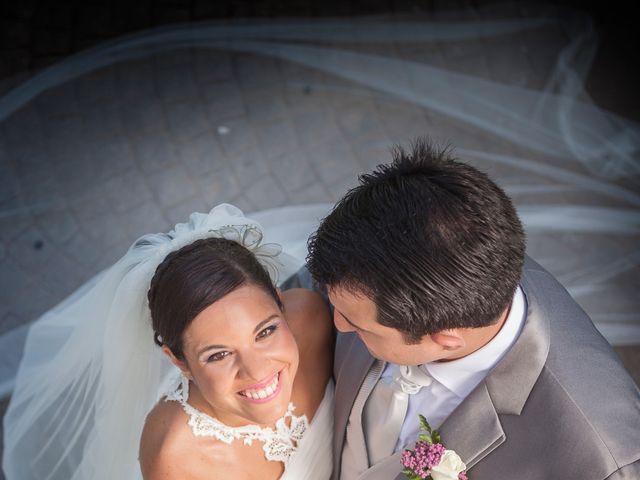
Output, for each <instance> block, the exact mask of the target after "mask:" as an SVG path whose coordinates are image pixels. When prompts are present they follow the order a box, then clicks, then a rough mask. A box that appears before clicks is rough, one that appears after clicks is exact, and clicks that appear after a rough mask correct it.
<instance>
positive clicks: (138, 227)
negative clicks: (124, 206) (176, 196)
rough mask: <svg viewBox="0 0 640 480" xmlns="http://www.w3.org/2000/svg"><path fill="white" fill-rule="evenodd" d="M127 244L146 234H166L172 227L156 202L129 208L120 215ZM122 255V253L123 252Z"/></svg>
mask: <svg viewBox="0 0 640 480" xmlns="http://www.w3.org/2000/svg"><path fill="white" fill-rule="evenodd" d="M120 218H121V221H122V225H123V226H124V228H125V230H126V235H127V239H128V241H129V243H131V244H132V243H133V242H134V241H135V240H136V239H138V238H139V237H141V236H142V235H146V234H147V233H158V232H167V231H169V230H170V229H171V227H173V225H171V222H170V221H169V220H168V219H167V218H165V215H164V210H163V209H162V208H161V207H159V206H158V203H157V202H156V201H148V202H145V203H143V204H141V205H138V206H136V207H133V208H130V209H129V210H127V211H126V212H123V213H122V214H121V215H120ZM123 254H124V252H123Z"/></svg>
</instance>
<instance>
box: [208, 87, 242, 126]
mask: <svg viewBox="0 0 640 480" xmlns="http://www.w3.org/2000/svg"><path fill="white" fill-rule="evenodd" d="M201 92H202V93H201V95H202V100H203V101H204V106H205V108H206V111H207V115H208V117H209V120H210V121H211V123H212V125H213V126H214V128H215V127H217V126H218V125H219V122H222V121H226V120H227V119H230V118H236V117H240V116H243V115H245V114H246V113H247V108H246V106H245V101H244V97H243V96H242V91H241V90H240V88H239V87H238V85H237V84H236V83H234V82H228V83H209V84H207V85H205V86H203V87H201Z"/></svg>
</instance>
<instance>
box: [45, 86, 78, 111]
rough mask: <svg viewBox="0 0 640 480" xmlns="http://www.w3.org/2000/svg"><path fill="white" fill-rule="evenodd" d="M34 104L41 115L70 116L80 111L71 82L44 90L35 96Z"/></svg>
mask: <svg viewBox="0 0 640 480" xmlns="http://www.w3.org/2000/svg"><path fill="white" fill-rule="evenodd" d="M35 105H36V108H37V110H38V113H40V115H42V116H43V117H61V116H68V115H71V116H72V115H78V113H79V112H80V109H79V106H78V101H77V99H76V92H75V88H74V85H73V83H65V84H63V85H60V86H58V87H54V88H50V89H48V90H45V91H44V92H42V93H41V94H40V95H38V96H37V97H36V98H35Z"/></svg>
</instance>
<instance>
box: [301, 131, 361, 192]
mask: <svg viewBox="0 0 640 480" xmlns="http://www.w3.org/2000/svg"><path fill="white" fill-rule="evenodd" d="M309 163H310V164H311V165H312V166H313V169H314V170H315V171H316V172H317V173H318V176H319V177H320V179H321V180H322V182H324V184H325V185H326V186H327V187H328V186H329V185H331V184H334V183H335V182H342V179H343V178H345V177H346V178H356V177H357V175H358V174H359V173H360V166H359V165H358V161H357V159H356V157H355V155H354V154H353V152H352V150H351V147H350V146H349V144H348V143H347V142H345V141H344V140H341V141H336V142H334V143H332V144H327V145H322V146H320V147H316V148H314V149H313V150H311V151H309ZM330 191H332V190H330ZM345 192H346V190H345Z"/></svg>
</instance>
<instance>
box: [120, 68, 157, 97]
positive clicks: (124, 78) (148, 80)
mask: <svg viewBox="0 0 640 480" xmlns="http://www.w3.org/2000/svg"><path fill="white" fill-rule="evenodd" d="M116 91H117V92H118V97H119V98H120V100H121V101H125V102H128V101H131V100H134V101H135V100H138V101H139V100H140V99H143V98H153V97H156V96H157V91H156V84H155V81H154V70H153V67H152V65H151V63H150V62H148V61H130V62H125V63H121V64H119V65H118V69H117V72H116Z"/></svg>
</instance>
